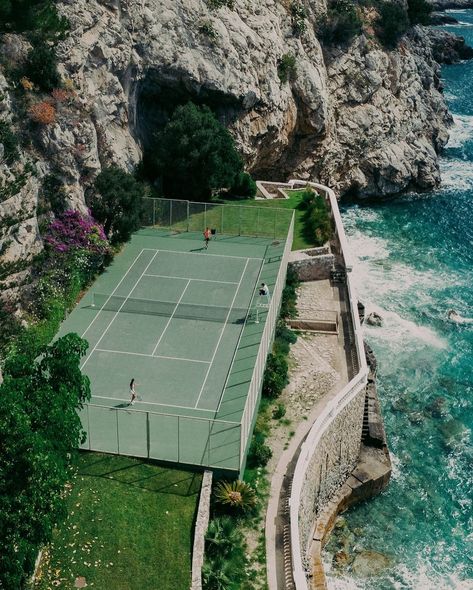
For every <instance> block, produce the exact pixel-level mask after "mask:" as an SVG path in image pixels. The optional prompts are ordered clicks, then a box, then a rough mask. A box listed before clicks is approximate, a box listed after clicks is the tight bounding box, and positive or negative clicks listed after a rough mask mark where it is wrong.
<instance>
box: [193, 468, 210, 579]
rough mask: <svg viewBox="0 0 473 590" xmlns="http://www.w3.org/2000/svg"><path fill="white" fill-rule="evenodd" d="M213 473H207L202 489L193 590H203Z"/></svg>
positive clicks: (197, 526)
mask: <svg viewBox="0 0 473 590" xmlns="http://www.w3.org/2000/svg"><path fill="white" fill-rule="evenodd" d="M212 477H213V473H212V471H205V472H204V476H203V478H202V487H201V488H200V498H199V508H198V510H197V518H196V521H195V530H194V546H193V548H192V585H191V590H202V566H203V565H204V555H205V534H206V532H207V528H208V526H209V517H210V496H211V494H212Z"/></svg>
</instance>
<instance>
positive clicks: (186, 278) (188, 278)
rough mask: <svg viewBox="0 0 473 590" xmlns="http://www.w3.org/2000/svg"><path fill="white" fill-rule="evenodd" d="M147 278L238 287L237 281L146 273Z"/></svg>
mask: <svg viewBox="0 0 473 590" xmlns="http://www.w3.org/2000/svg"><path fill="white" fill-rule="evenodd" d="M145 277H158V278H160V279H181V280H182V281H187V280H189V281H199V282H201V283H222V284H223V285H238V283H237V282H236V281H214V280H212V279H193V278H192V277H172V276H170V275H153V274H150V273H146V274H145Z"/></svg>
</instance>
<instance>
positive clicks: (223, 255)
mask: <svg viewBox="0 0 473 590" xmlns="http://www.w3.org/2000/svg"><path fill="white" fill-rule="evenodd" d="M143 250H151V252H154V250H153V248H143ZM161 252H171V253H172V254H185V255H186V256H187V255H188V254H191V255H192V256H218V257H219V258H238V260H259V261H260V262H261V260H262V258H252V257H251V256H250V257H246V256H232V255H230V254H229V255H228V256H227V255H226V254H209V253H208V252H188V251H184V252H183V251H182V250H161Z"/></svg>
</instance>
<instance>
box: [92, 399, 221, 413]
mask: <svg viewBox="0 0 473 590" xmlns="http://www.w3.org/2000/svg"><path fill="white" fill-rule="evenodd" d="M138 395H140V397H143V396H142V395H141V394H138ZM145 395H146V394H145ZM94 399H111V400H113V401H115V402H124V403H128V401H129V400H128V398H126V399H122V398H120V397H108V396H105V395H92V397H91V401H93V400H94ZM136 404H146V405H150V406H165V407H166V408H179V409H180V410H195V408H194V407H192V406H176V404H163V403H160V402H149V401H147V400H143V399H142V400H141V401H135V403H134V404H133V405H136ZM129 405H130V406H131V404H129ZM199 411H200V412H208V413H209V414H213V412H212V410H206V409H205V408H204V409H200V408H199ZM164 416H166V414H164ZM199 417H200V416H182V418H199Z"/></svg>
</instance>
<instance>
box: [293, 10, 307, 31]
mask: <svg viewBox="0 0 473 590" xmlns="http://www.w3.org/2000/svg"><path fill="white" fill-rule="evenodd" d="M291 15H292V31H293V33H294V35H302V34H303V33H305V31H306V29H307V24H306V21H305V19H306V18H307V11H306V9H305V6H304V4H302V2H292V3H291Z"/></svg>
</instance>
